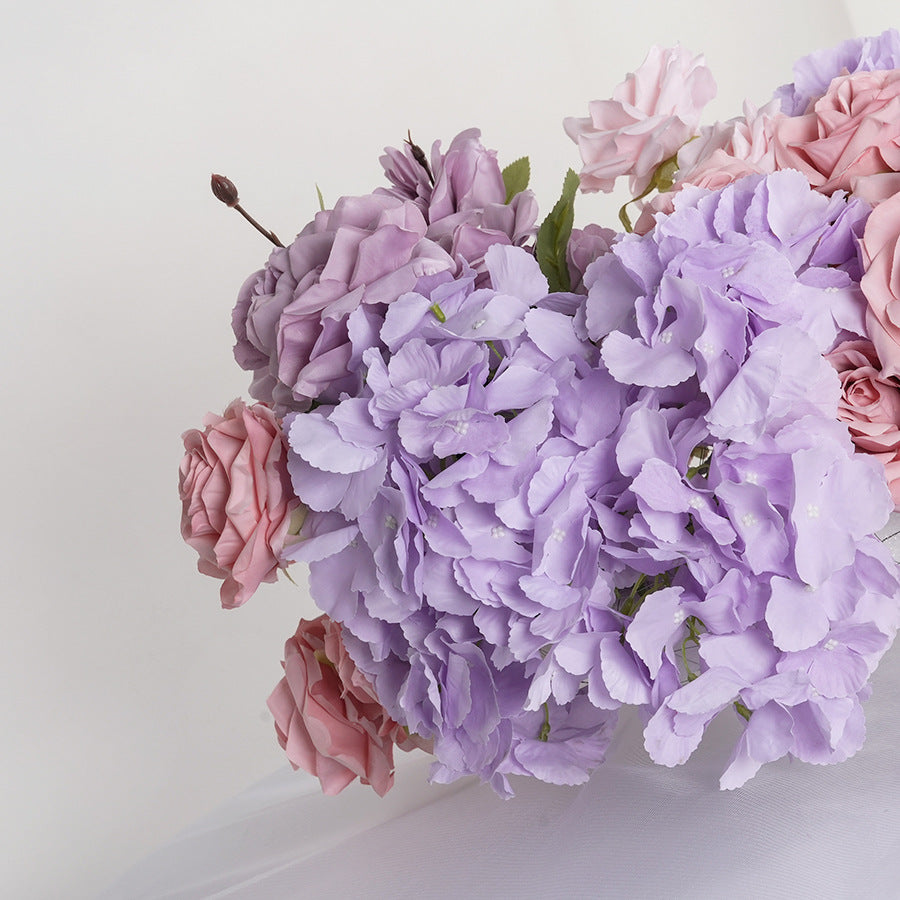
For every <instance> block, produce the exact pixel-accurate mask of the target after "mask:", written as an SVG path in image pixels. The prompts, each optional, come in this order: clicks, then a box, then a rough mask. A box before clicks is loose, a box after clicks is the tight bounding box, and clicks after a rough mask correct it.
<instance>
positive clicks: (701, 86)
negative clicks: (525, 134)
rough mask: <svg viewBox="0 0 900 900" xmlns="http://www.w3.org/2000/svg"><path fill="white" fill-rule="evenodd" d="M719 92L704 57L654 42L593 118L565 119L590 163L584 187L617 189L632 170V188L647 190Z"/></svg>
mask: <svg viewBox="0 0 900 900" xmlns="http://www.w3.org/2000/svg"><path fill="white" fill-rule="evenodd" d="M715 94H716V83H715V81H714V80H713V77H712V73H711V72H710V70H709V69H708V68H707V67H706V65H705V64H704V60H703V57H702V56H697V57H694V56H692V55H691V54H690V53H689V52H688V51H687V50H685V49H683V48H682V47H677V46H676V47H671V48H668V49H663V48H661V47H653V48H652V49H651V50H650V53H649V54H648V56H647V58H646V59H645V60H644V62H643V63H642V64H641V66H640V67H639V68H638V69H637V71H635V72H633V73H632V74H630V75H628V77H627V78H626V79H625V81H623V82H622V83H621V84H620V85H619V86H618V87H617V88H616V89H615V91H614V92H613V96H612V99H610V100H594V101H593V102H592V103H590V104H589V105H588V112H589V113H590V115H589V116H588V117H587V118H568V119H566V120H565V121H564V123H563V127H564V128H565V130H566V134H568V135H569V137H570V138H572V140H573V141H575V142H576V143H577V144H578V149H579V151H580V152H581V159H582V161H583V162H584V167H583V168H582V170H581V172H580V174H579V178H580V180H581V189H582V190H583V191H611V190H612V189H613V185H614V183H615V180H616V179H617V178H618V177H619V176H620V175H629V176H630V178H631V191H632V193H633V194H634V195H635V196H636V195H638V194H640V193H642V192H643V191H644V189H645V188H646V187H647V186H648V185H649V184H650V181H651V178H652V177H653V173H654V171H655V170H656V168H657V166H659V164H660V163H661V162H663V160H666V159H669V158H670V157H672V156H674V155H675V153H676V152H677V151H678V148H679V147H681V145H682V144H684V143H685V142H686V141H688V140H690V138H691V137H693V135H694V133H695V132H696V130H697V126H698V125H699V123H700V114H701V112H702V110H703V107H704V106H706V104H707V103H709V101H710V100H712V98H713V97H714V96H715Z"/></svg>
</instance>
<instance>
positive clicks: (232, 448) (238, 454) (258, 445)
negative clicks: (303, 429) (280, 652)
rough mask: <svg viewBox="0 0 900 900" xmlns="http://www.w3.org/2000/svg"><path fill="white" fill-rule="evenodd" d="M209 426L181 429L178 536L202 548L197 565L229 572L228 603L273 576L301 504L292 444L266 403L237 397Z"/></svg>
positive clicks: (219, 574)
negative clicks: (291, 464) (290, 460)
mask: <svg viewBox="0 0 900 900" xmlns="http://www.w3.org/2000/svg"><path fill="white" fill-rule="evenodd" d="M204 425H205V426H206V427H205V429H204V430H203V431H199V430H198V429H196V428H192V429H191V430H190V431H186V432H185V433H184V434H183V435H182V438H183V440H184V449H185V455H184V458H183V459H182V461H181V469H180V473H179V479H178V490H179V494H180V495H181V502H182V515H181V535H182V537H183V538H184V539H185V541H187V543H188V544H190V545H191V547H193V548H194V549H195V550H196V551H197V553H199V554H200V559H199V561H198V562H197V568H198V569H199V570H200V571H201V572H202V573H203V574H204V575H212V576H213V577H214V578H222V579H224V583H223V584H222V589H221V598H222V606H224V607H226V608H227V609H231V608H233V607H235V606H240V605H241V604H242V603H244V602H245V601H247V600H248V599H249V598H250V597H251V596H252V594H253V592H254V591H255V590H256V589H257V587H259V585H260V584H261V583H262V582H263V581H274V580H275V578H276V574H277V570H278V568H279V565H280V563H279V558H278V557H279V553H280V552H281V550H282V549H283V547H284V543H285V538H286V537H287V534H288V530H289V528H290V525H291V518H292V515H293V513H294V512H295V511H298V512H299V510H300V509H301V505H300V501H299V500H298V499H297V498H296V497H295V496H294V495H293V492H292V490H291V482H290V477H289V476H288V471H287V443H286V441H285V439H284V436H283V435H282V433H281V428H279V426H278V422H277V420H276V419H275V415H274V413H273V412H272V411H271V410H270V409H269V408H268V407H266V406H263V405H262V404H261V403H259V404H256V405H255V406H250V407H248V406H245V405H244V403H243V401H241V400H235V401H233V402H232V403H231V405H230V406H229V407H228V409H226V410H225V414H224V415H223V416H216V415H213V414H212V413H210V414H209V415H208V416H207V417H206V418H205V420H204Z"/></svg>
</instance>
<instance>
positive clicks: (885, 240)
mask: <svg viewBox="0 0 900 900" xmlns="http://www.w3.org/2000/svg"><path fill="white" fill-rule="evenodd" d="M898 242H900V194H895V195H894V196H893V197H891V198H890V199H888V200H885V201H884V202H883V203H880V204H879V205H878V206H876V207H875V209H873V210H872V213H871V215H870V216H869V218H868V220H867V221H866V230H865V232H864V233H863V238H862V242H861V252H862V260H863V267H864V269H865V273H864V274H863V277H862V280H861V281H860V287H861V288H862V291H863V294H865V297H866V301H867V302H868V304H869V308H868V310H867V312H866V326H867V327H868V330H869V334H870V335H871V338H872V343H873V344H875V350H876V351H877V353H878V358H879V359H880V360H881V364H882V375H883V376H884V377H885V378H887V377H888V376H890V375H894V376H900V247H898Z"/></svg>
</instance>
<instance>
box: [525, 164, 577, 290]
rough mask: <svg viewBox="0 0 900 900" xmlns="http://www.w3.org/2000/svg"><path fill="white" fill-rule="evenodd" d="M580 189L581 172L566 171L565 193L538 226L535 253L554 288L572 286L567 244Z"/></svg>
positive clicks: (564, 288) (569, 287)
mask: <svg viewBox="0 0 900 900" xmlns="http://www.w3.org/2000/svg"><path fill="white" fill-rule="evenodd" d="M577 191H578V176H577V175H576V174H575V172H574V171H573V170H572V169H569V171H568V172H566V177H565V180H564V181H563V189H562V196H561V197H560V198H559V200H557V201H556V206H554V207H553V209H552V210H550V215H549V216H547V218H546V219H544V221H543V222H542V223H541V227H540V228H539V229H538V236H537V242H536V244H535V247H534V255H535V256H536V257H537V261H538V265H539V266H540V267H541V271H542V272H543V273H544V274H545V275H546V276H547V281H548V282H549V284H550V292H551V293H554V292H555V291H568V290H570V289H571V287H572V283H571V281H570V279H569V266H568V264H567V263H566V247H567V246H568V244H569V238H570V237H571V235H572V225H573V224H574V222H575V194H576V192H577Z"/></svg>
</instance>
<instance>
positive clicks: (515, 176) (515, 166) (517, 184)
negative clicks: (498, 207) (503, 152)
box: [502, 156, 531, 203]
mask: <svg viewBox="0 0 900 900" xmlns="http://www.w3.org/2000/svg"><path fill="white" fill-rule="evenodd" d="M502 175H503V184H504V186H505V187H506V202H507V203H509V201H510V200H512V198H513V197H515V196H516V194H519V193H521V192H522V191H524V190H525V189H526V188H527V187H528V182H529V181H530V180H531V163H530V162H529V161H528V157H527V156H523V157H522V158H521V159H517V160H516V161H515V162H511V163H510V164H509V165H508V166H507V167H506V168H505V169H504V170H503V172H502Z"/></svg>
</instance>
